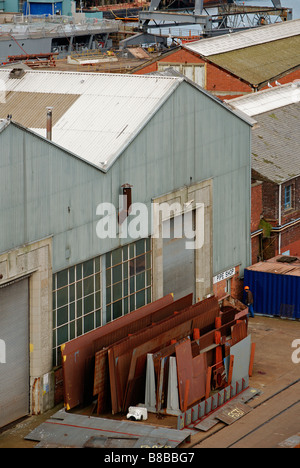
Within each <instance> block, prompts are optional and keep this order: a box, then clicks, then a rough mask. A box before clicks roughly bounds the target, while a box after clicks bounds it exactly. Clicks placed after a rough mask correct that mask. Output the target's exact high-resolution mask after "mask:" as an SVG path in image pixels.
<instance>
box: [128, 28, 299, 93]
mask: <svg viewBox="0 0 300 468" xmlns="http://www.w3.org/2000/svg"><path fill="white" fill-rule="evenodd" d="M299 47H300V20H299V19H296V20H292V21H287V22H282V23H274V24H269V25H265V26H263V27H261V28H255V29H254V30H253V29H249V30H244V31H239V32H235V33H234V34H224V35H220V36H216V37H212V38H208V39H200V40H199V41H192V42H190V43H187V44H183V45H182V46H180V47H178V48H177V49H175V50H171V51H169V52H167V53H165V54H162V55H161V56H160V57H158V58H156V59H155V60H153V61H151V62H150V63H147V64H143V65H142V66H140V67H139V68H137V69H136V70H134V71H133V72H134V73H139V74H140V73H143V74H145V73H150V72H153V71H157V70H158V71H162V70H164V69H165V68H168V67H173V68H174V69H176V70H177V71H180V72H181V73H183V74H184V75H186V76H188V77H189V78H191V79H193V80H194V81H195V82H196V83H197V84H199V85H200V86H202V87H203V88H204V89H206V90H208V91H210V92H211V93H212V94H214V95H215V96H218V97H219V98H220V99H222V100H223V99H232V98H234V97H236V96H240V95H244V94H248V93H252V92H253V91H257V90H260V89H263V88H266V87H267V86H268V83H271V84H272V85H273V83H274V82H275V81H276V80H280V83H281V84H284V83H288V82H290V81H293V80H295V79H299V78H300V71H299V68H300V57H299Z"/></svg>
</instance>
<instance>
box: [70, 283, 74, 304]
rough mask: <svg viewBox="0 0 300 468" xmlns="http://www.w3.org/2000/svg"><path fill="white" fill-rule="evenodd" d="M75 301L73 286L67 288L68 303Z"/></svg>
mask: <svg viewBox="0 0 300 468" xmlns="http://www.w3.org/2000/svg"><path fill="white" fill-rule="evenodd" d="M74 301H75V284H71V285H70V286H69V302H74Z"/></svg>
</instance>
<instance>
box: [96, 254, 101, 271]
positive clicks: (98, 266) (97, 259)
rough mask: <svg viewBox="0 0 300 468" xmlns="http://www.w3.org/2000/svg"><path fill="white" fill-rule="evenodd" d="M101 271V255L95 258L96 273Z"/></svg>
mask: <svg viewBox="0 0 300 468" xmlns="http://www.w3.org/2000/svg"><path fill="white" fill-rule="evenodd" d="M98 271H100V257H96V258H95V273H98Z"/></svg>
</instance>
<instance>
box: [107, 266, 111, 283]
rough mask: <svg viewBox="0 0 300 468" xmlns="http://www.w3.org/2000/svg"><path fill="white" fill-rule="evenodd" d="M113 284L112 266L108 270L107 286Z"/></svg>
mask: <svg viewBox="0 0 300 468" xmlns="http://www.w3.org/2000/svg"><path fill="white" fill-rule="evenodd" d="M110 285H111V268H109V269H108V270H106V286H110Z"/></svg>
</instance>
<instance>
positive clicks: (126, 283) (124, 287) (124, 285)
mask: <svg viewBox="0 0 300 468" xmlns="http://www.w3.org/2000/svg"><path fill="white" fill-rule="evenodd" d="M123 296H128V280H126V281H123Z"/></svg>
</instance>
